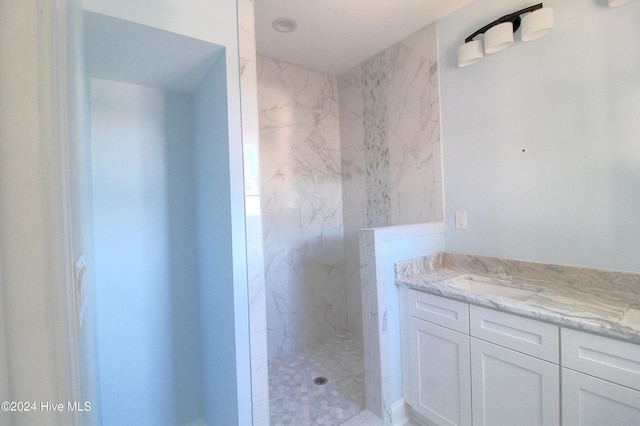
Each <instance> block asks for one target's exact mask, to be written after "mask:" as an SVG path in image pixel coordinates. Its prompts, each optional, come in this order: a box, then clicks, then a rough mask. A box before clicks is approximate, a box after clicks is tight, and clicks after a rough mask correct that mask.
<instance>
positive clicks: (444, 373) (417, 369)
mask: <svg viewBox="0 0 640 426" xmlns="http://www.w3.org/2000/svg"><path fill="white" fill-rule="evenodd" d="M408 306H409V309H408V311H409V316H408V318H406V320H408V329H409V336H408V340H409V348H410V349H409V351H408V352H409V353H408V356H407V358H408V361H409V364H410V370H409V371H411V374H410V376H409V375H405V379H404V380H405V381H408V382H409V384H408V386H409V389H408V390H407V391H406V392H405V394H408V395H406V398H405V400H406V401H407V402H408V403H409V404H410V405H411V407H412V409H413V410H414V411H415V412H416V413H418V414H419V415H420V416H422V417H424V418H425V419H427V420H428V421H430V422H433V423H434V424H438V425H469V424H471V371H470V365H471V364H470V350H469V335H468V333H469V310H468V305H467V304H466V303H461V302H458V301H455V300H450V299H446V298H441V297H437V296H433V295H430V294H427V293H422V292H418V291H409V295H408ZM405 385H406V383H405Z"/></svg>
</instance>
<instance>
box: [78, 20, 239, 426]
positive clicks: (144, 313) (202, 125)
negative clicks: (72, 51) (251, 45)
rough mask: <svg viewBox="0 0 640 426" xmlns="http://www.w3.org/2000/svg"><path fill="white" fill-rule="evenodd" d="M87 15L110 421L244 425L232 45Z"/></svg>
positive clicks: (99, 300)
mask: <svg viewBox="0 0 640 426" xmlns="http://www.w3.org/2000/svg"><path fill="white" fill-rule="evenodd" d="M83 19H84V44H85V50H84V52H85V58H86V68H87V69H86V73H87V77H88V92H89V95H88V104H89V109H90V114H89V116H88V117H87V121H90V123H91V124H90V126H91V130H90V134H91V141H90V163H91V165H90V169H91V173H90V175H91V180H92V182H91V204H92V209H93V214H92V215H91V216H92V218H91V221H92V229H93V233H92V238H93V247H94V250H93V258H94V259H93V262H94V265H95V270H94V277H95V310H96V317H97V320H96V323H97V326H96V334H97V342H98V344H97V345H98V346H97V352H98V358H99V363H98V365H99V367H98V374H97V376H98V378H99V395H100V405H101V413H102V422H103V423H104V424H141V425H144V424H153V425H163V424H167V425H174V424H180V425H186V424H189V425H191V424H194V425H195V424H246V423H247V418H250V413H251V408H250V407H247V406H245V405H246V404H248V403H250V401H249V400H250V398H243V396H244V395H246V393H245V394H243V392H246V389H245V388H247V389H249V385H248V384H247V383H248V380H249V379H248V378H241V379H238V378H237V376H236V375H237V374H239V373H238V372H239V371H243V369H244V370H247V369H248V333H242V332H240V333H238V332H237V330H238V329H239V328H240V329H242V328H243V327H244V328H247V321H248V320H247V316H248V313H247V306H246V285H244V286H242V285H239V284H238V283H239V281H238V280H239V278H242V276H240V277H239V278H238V277H237V270H240V269H242V268H243V267H244V268H246V260H244V256H245V254H244V245H243V244H244V242H242V243H241V244H240V246H239V245H238V243H237V241H241V240H243V239H237V238H235V237H236V235H235V234H234V226H235V225H234V224H233V219H232V217H233V215H232V213H233V212H234V210H235V209H236V207H234V205H233V203H234V196H233V194H231V192H232V191H233V189H232V188H233V185H232V184H231V183H230V182H232V181H233V179H232V178H231V176H232V175H233V173H232V171H231V169H232V168H233V166H232V165H231V164H230V163H231V162H230V143H229V141H230V131H229V111H228V108H229V105H230V102H229V98H228V96H227V88H228V81H227V65H226V61H227V59H226V55H225V47H224V46H220V45H216V44H213V43H210V42H207V41H204V40H200V39H194V38H190V37H186V36H183V35H179V34H176V33H172V32H168V31H164V30H161V29H158V28H154V27H149V26H145V25H141V24H138V23H135V22H131V21H126V20H122V19H118V18H115V17H112V16H107V15H103V14H100V13H95V12H91V11H85V12H84V17H83ZM231 104H232V103H231ZM239 199H240V206H241V200H242V194H240V198H239ZM232 235H233V236H234V239H232ZM240 281H241V280H240ZM234 282H235V283H236V285H234ZM243 318H244V319H243ZM249 392H250V390H249ZM221 407H224V409H221ZM247 416H248V417H247ZM249 421H250V420H249Z"/></svg>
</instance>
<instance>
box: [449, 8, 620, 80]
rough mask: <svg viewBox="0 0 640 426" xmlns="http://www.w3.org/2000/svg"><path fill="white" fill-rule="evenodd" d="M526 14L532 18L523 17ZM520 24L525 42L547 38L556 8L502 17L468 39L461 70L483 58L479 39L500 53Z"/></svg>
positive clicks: (461, 51)
mask: <svg viewBox="0 0 640 426" xmlns="http://www.w3.org/2000/svg"><path fill="white" fill-rule="evenodd" d="M609 1H610V2H611V1H629V0H609ZM525 13H527V14H528V15H526V16H524V17H521V15H524V14H525ZM520 24H522V31H521V33H522V34H521V39H522V41H531V40H536V39H538V38H540V37H543V36H545V35H547V34H548V33H549V32H551V30H553V27H554V22H553V9H551V8H550V7H543V6H542V3H540V4H537V5H535V6H530V7H527V8H525V9H522V10H519V11H517V12H513V13H510V14H508V15H505V16H503V17H501V18H498V19H496V20H495V21H493V22H491V23H490V24H488V25H485V26H484V27H482V28H480V29H479V30H477V31H475V32H474V33H473V34H471V35H470V36H469V37H467V38H466V39H464V44H463V45H462V46H460V47H459V48H458V67H461V68H462V67H467V66H469V65H473V64H475V63H476V62H478V61H480V60H481V59H482V58H483V54H482V51H483V48H482V41H480V40H474V38H475V37H477V36H479V35H480V34H484V53H487V54H490V53H496V52H500V51H501V50H504V49H506V48H507V47H509V46H511V45H512V44H513V34H514V33H515V32H516V31H517V30H518V28H520Z"/></svg>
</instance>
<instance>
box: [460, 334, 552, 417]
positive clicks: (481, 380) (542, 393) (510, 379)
mask: <svg viewBox="0 0 640 426" xmlns="http://www.w3.org/2000/svg"><path fill="white" fill-rule="evenodd" d="M559 376H560V372H559V366H558V365H556V364H552V363H550V362H547V361H543V360H541V359H538V358H533V357H531V356H528V355H524V354H521V353H519V352H516V351H512V350H510V349H506V348H503V347H500V346H496V345H494V344H492V343H488V342H485V341H483V340H478V339H475V338H472V339H471V377H472V384H471V387H472V389H473V424H474V426H480V425H486V426H490V425H496V426H502V425H505V426H510V425H518V426H525V425H545V426H551V425H558V424H560V389H559V387H558V382H559V379H560V377H559Z"/></svg>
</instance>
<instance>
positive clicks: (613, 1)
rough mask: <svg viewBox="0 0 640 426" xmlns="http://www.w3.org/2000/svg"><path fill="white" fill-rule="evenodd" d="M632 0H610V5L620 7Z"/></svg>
mask: <svg viewBox="0 0 640 426" xmlns="http://www.w3.org/2000/svg"><path fill="white" fill-rule="evenodd" d="M631 1H632V0H609V7H618V6H622V5H623V4H627V3H631Z"/></svg>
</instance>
